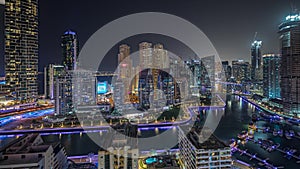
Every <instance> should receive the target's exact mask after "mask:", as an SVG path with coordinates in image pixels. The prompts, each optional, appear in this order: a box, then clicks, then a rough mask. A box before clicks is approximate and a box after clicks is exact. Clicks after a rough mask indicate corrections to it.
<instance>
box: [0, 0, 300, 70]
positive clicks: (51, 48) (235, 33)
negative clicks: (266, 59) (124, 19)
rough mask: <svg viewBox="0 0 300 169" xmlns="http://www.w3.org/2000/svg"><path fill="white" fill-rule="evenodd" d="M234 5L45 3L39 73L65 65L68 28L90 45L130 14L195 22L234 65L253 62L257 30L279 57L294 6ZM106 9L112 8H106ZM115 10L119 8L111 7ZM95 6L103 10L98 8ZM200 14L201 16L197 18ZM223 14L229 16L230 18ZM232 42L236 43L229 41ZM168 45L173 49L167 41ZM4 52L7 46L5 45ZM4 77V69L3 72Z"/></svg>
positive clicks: (42, 6) (265, 48)
mask: <svg viewBox="0 0 300 169" xmlns="http://www.w3.org/2000/svg"><path fill="white" fill-rule="evenodd" d="M230 2H232V3H229V2H228V4H215V3H213V2H190V3H180V2H178V1H176V2H173V1H172V4H171V6H172V8H169V6H168V5H170V4H169V3H171V2H169V1H166V2H161V3H160V5H159V6H156V5H152V4H150V5H149V6H148V7H145V6H143V5H142V3H140V2H132V3H131V5H129V4H127V5H126V4H124V5H125V6H123V5H118V6H114V5H113V2H105V3H103V2H95V3H91V4H85V6H82V5H80V4H78V3H70V2H69V1H68V0H66V1H62V2H60V6H55V4H56V1H41V2H40V52H39V55H40V60H39V61H40V63H39V71H43V67H45V66H46V65H48V64H50V63H54V64H55V63H56V64H57V63H61V60H62V52H61V48H60V35H61V34H62V33H63V32H64V31H65V30H68V29H72V30H75V31H77V33H78V38H79V43H80V44H84V43H85V42H86V40H87V39H88V38H89V37H90V36H91V35H92V34H93V33H94V32H95V31H96V30H97V29H99V28H101V27H102V26H103V25H105V24H106V23H108V22H110V21H112V20H114V19H117V18H118V17H121V16H124V15H128V14H132V13H136V12H143V11H156V12H165V13H170V14H174V15H177V16H179V17H182V18H184V19H187V20H188V21H190V22H192V23H193V24H195V25H196V26H198V27H199V28H200V29H202V30H203V31H204V33H206V35H207V36H208V38H210V40H211V41H212V43H213V44H214V45H215V46H216V49H217V51H218V52H219V55H220V57H221V59H222V60H228V61H230V62H231V61H232V60H236V59H243V60H246V61H248V60H250V57H251V56H250V50H249V46H251V43H252V42H251V41H252V39H253V36H254V34H255V32H258V39H260V40H262V41H263V42H264V44H263V48H262V54H264V53H279V42H278V38H279V36H278V34H277V31H278V29H277V28H278V26H279V24H280V23H281V22H282V21H283V19H284V18H285V17H286V16H287V15H288V14H290V13H291V11H292V9H291V5H290V2H286V1H283V0H282V1H278V2H277V3H272V5H269V4H270V3H269V2H270V1H268V0H265V1H263V2H261V1H259V2H258V3H259V4H260V6H258V7H256V5H255V4H256V3H252V1H251V2H250V1H249V2H243V3H241V2H237V1H234V0H231V1H230ZM120 3H123V2H120ZM153 4H155V2H153ZM231 4H233V5H231ZM254 5H255V6H254ZM104 6H106V7H108V8H105V9H104ZM112 6H114V7H115V8H110V7H112ZM295 6H296V7H297V6H299V4H297V3H295ZM52 7H53V8H55V9H56V10H55V11H56V13H53V12H52V11H49V9H52ZM66 7H67V8H66ZM183 7H185V8H183ZM79 8H80V9H81V10H82V12H81V13H80V14H77V11H76V12H75V11H74V9H79ZM95 8H100V9H102V10H92V9H95ZM119 8H121V9H119ZM186 8H188V9H190V11H191V12H184V11H185V9H186ZM253 8H255V9H257V10H255V12H253V10H251V9H253ZM108 9H115V10H108ZM209 9H213V14H212V15H207V13H208V11H210V10H209ZM266 9H267V10H266ZM96 11H97V12H96ZM114 11H118V12H114ZM1 12H2V11H1ZM195 13H196V14H197V15H195ZM222 13H226V15H223V14H222ZM94 15H95V16H96V15H99V16H105V17H100V18H99V19H98V20H97V21H96V22H94V21H91V20H89V19H84V18H89V17H91V16H94ZM220 16H222V17H220ZM238 21H239V22H238ZM250 21H251V22H250ZM252 21H253V22H252ZM241 23H243V27H244V28H245V29H243V31H240V29H239V27H240V24H241ZM253 23H258V24H253ZM237 24H238V25H237ZM0 28H1V27H0ZM229 39H230V43H228V40H229ZM145 40H146V41H147V39H144V41H145ZM0 42H1V41H0ZM139 42H141V40H139V39H138V40H136V41H134V43H132V44H130V43H129V45H130V46H131V47H132V48H138V46H137V45H134V44H138V43H139ZM158 42H159V41H158ZM163 44H164V43H163ZM116 45H119V44H116ZM164 45H165V46H168V44H166V43H165V44H164ZM174 46H175V45H174ZM174 46H173V45H170V46H168V48H169V50H170V51H176V50H177V49H176V47H174ZM1 48H3V47H2V46H1ZM1 48H0V49H1ZM112 50H113V51H112V52H111V53H112V54H111V55H114V56H117V54H118V51H117V49H112ZM174 53H176V52H174ZM185 53H186V55H189V54H190V53H189V52H186V51H184V52H181V51H179V55H181V56H182V55H184V54H185ZM0 54H1V53H0ZM2 55H3V54H1V56H0V59H1V60H2ZM50 58H51V59H50ZM0 67H3V63H2V64H0ZM0 75H4V70H3V69H0Z"/></svg>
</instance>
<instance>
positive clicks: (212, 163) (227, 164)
mask: <svg viewBox="0 0 300 169" xmlns="http://www.w3.org/2000/svg"><path fill="white" fill-rule="evenodd" d="M184 131H188V129H185V128H182V127H179V130H178V139H179V151H180V159H181V160H182V163H183V165H184V166H185V169H202V168H203V169H204V168H219V169H225V168H231V165H232V159H231V149H230V147H229V146H227V145H225V144H224V143H223V142H221V141H219V140H218V139H217V138H216V137H215V136H214V135H213V134H212V133H211V131H210V130H209V129H196V128H192V129H191V130H190V131H188V132H184ZM186 133H187V134H186ZM208 135H210V136H209V138H207V139H205V138H206V137H207V136H208ZM202 141H203V142H202ZM201 142H202V143H201Z"/></svg>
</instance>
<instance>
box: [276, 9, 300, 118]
mask: <svg viewBox="0 0 300 169" xmlns="http://www.w3.org/2000/svg"><path fill="white" fill-rule="evenodd" d="M279 34H280V46H281V54H282V58H281V60H282V61H281V73H280V74H281V97H282V101H283V109H284V112H285V113H287V114H290V115H297V116H298V117H300V59H299V58H300V13H299V12H295V13H293V14H291V15H288V16H287V17H286V20H285V21H284V22H283V23H282V24H280V26H279Z"/></svg>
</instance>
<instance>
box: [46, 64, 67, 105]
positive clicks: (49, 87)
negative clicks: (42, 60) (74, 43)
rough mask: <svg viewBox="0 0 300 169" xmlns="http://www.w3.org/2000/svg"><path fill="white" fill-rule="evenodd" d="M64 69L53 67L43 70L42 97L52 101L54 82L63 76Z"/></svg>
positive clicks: (51, 65)
mask: <svg viewBox="0 0 300 169" xmlns="http://www.w3.org/2000/svg"><path fill="white" fill-rule="evenodd" d="M65 74H66V73H65V67H64V66H62V65H53V64H50V65H49V66H47V67H45V68H44V95H45V97H46V98H49V99H54V96H55V93H54V88H55V80H56V78H59V77H64V76H65Z"/></svg>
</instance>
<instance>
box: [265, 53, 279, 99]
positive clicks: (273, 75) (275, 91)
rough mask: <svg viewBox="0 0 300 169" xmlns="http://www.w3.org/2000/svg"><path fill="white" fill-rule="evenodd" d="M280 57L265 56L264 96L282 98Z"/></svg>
mask: <svg viewBox="0 0 300 169" xmlns="http://www.w3.org/2000/svg"><path fill="white" fill-rule="evenodd" d="M280 59H281V57H280V55H274V54H266V55H263V63H264V64H263V65H264V66H263V72H264V73H263V74H264V75H263V76H264V96H265V97H268V98H280V72H279V71H280Z"/></svg>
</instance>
